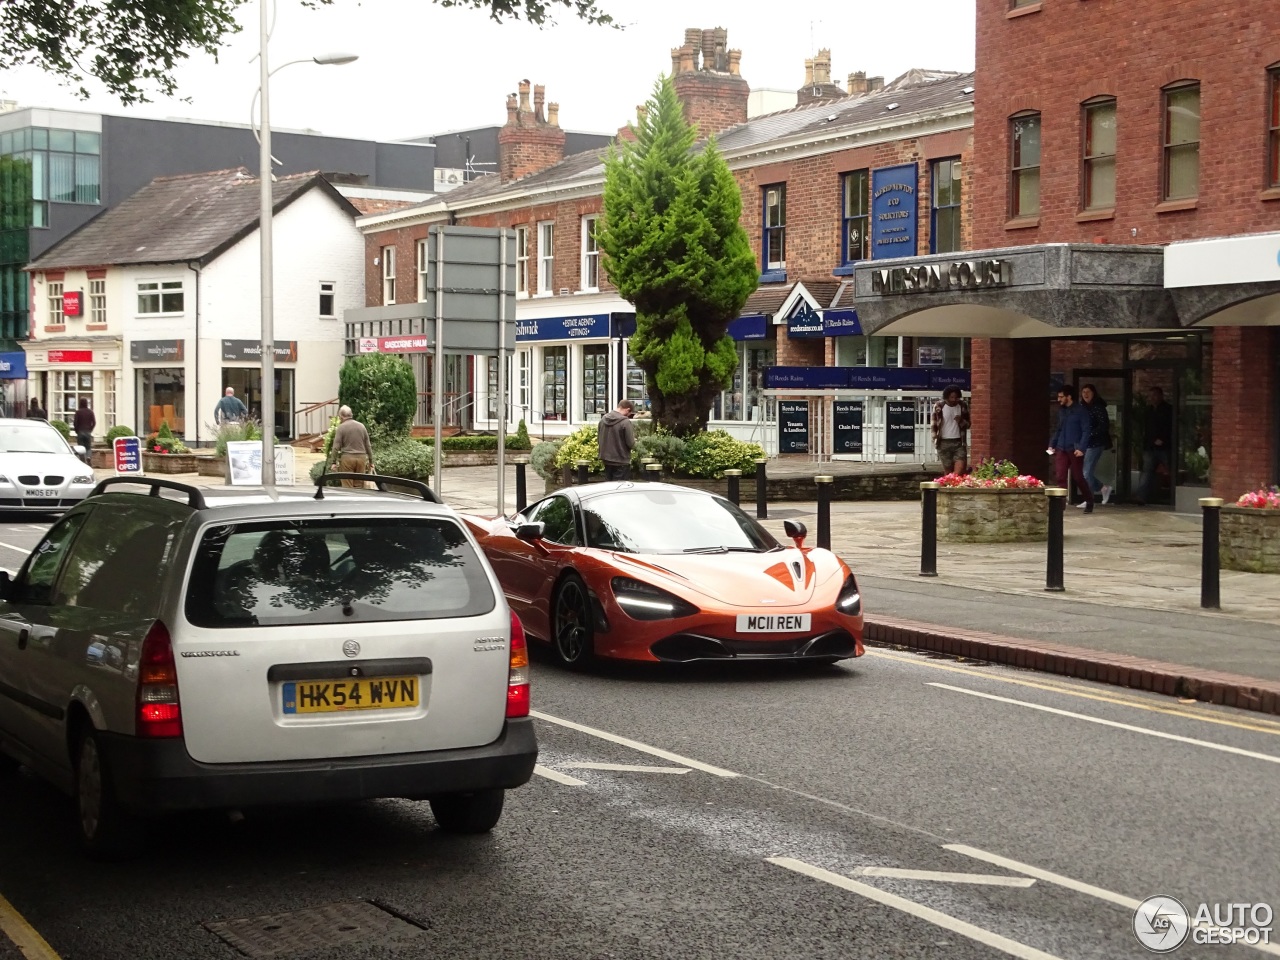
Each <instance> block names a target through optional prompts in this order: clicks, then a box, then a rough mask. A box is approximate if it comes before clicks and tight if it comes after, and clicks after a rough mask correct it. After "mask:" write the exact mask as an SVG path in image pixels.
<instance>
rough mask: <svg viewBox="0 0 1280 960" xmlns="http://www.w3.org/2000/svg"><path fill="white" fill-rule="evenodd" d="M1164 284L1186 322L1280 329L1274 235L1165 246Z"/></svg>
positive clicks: (1278, 254) (1279, 264)
mask: <svg viewBox="0 0 1280 960" xmlns="http://www.w3.org/2000/svg"><path fill="white" fill-rule="evenodd" d="M1164 285H1165V287H1166V288H1168V290H1169V292H1170V295H1171V296H1172V298H1173V301H1174V304H1175V305H1176V306H1177V309H1178V315H1179V316H1180V317H1181V318H1182V320H1183V322H1184V323H1186V324H1196V325H1199V326H1206V327H1221V326H1232V327H1258V326H1264V327H1275V326H1280V233H1255V234H1247V235H1244V236H1238V237H1218V238H1215V239H1213V240H1189V241H1185V242H1183V243H1171V244H1169V246H1167V247H1166V248H1165V251H1164Z"/></svg>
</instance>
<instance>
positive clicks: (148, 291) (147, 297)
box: [138, 280, 184, 316]
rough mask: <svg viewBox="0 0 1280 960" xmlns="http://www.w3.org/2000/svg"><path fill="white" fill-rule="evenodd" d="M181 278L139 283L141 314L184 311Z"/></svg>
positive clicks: (139, 308) (139, 310)
mask: <svg viewBox="0 0 1280 960" xmlns="http://www.w3.org/2000/svg"><path fill="white" fill-rule="evenodd" d="M183 309H184V307H183V296H182V281H181V280H151V281H147V282H144V283H139V284H138V314H139V316H146V315H149V314H150V315H155V314H166V313H182V312H183Z"/></svg>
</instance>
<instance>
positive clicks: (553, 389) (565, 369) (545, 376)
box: [542, 347, 569, 420]
mask: <svg viewBox="0 0 1280 960" xmlns="http://www.w3.org/2000/svg"><path fill="white" fill-rule="evenodd" d="M542 419H543V420H568V419H569V348H568V347H544V348H543V350H542Z"/></svg>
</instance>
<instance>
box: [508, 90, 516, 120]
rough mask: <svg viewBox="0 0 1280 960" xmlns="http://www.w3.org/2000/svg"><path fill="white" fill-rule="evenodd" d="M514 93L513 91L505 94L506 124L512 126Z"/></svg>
mask: <svg viewBox="0 0 1280 960" xmlns="http://www.w3.org/2000/svg"><path fill="white" fill-rule="evenodd" d="M516 109H517V108H516V95H515V94H514V93H508V94H507V126H513V125H514V124H515V123H517V122H518V121H517V120H516Z"/></svg>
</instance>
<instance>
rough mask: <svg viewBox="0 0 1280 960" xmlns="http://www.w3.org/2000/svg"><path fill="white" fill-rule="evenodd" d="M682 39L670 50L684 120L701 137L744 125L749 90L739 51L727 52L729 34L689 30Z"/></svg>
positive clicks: (674, 80)
mask: <svg viewBox="0 0 1280 960" xmlns="http://www.w3.org/2000/svg"><path fill="white" fill-rule="evenodd" d="M684 38H685V42H684V45H683V46H680V47H677V48H675V49H673V50H672V51H671V68H672V80H673V82H674V84H675V88H676V95H677V96H678V97H679V98H680V101H681V103H682V104H683V105H684V115H685V119H687V120H688V121H689V122H690V123H692V124H694V125H695V126H696V127H697V128H698V133H699V135H700V136H703V137H707V136H711V135H712V134H716V133H720V132H721V131H723V130H727V129H728V128H729V127H733V126H736V125H738V124H740V123H746V122H747V99H748V97H749V96H750V94H751V87H750V85H749V84H748V83H747V81H746V80H744V79H743V78H742V74H741V73H740V65H741V63H742V51H741V50H730V49H729V31H728V30H726V29H724V28H723V27H716V28H715V29H712V30H700V29H698V28H697V27H691V28H689V29H688V30H686V31H685V32H684Z"/></svg>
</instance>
